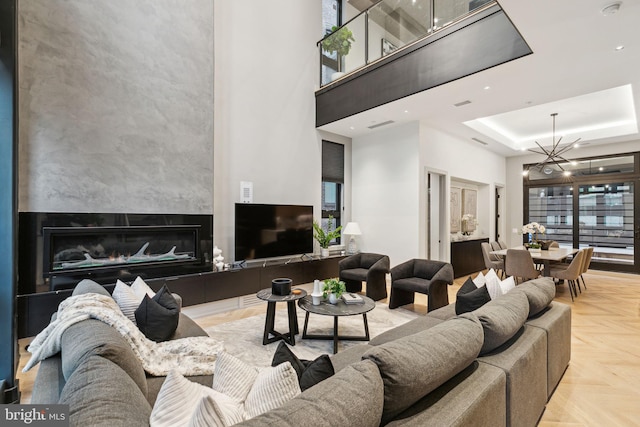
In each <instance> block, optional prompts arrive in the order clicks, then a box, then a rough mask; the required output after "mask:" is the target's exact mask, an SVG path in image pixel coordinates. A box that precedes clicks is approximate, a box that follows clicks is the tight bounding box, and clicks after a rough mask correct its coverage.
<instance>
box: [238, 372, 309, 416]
mask: <svg viewBox="0 0 640 427" xmlns="http://www.w3.org/2000/svg"><path fill="white" fill-rule="evenodd" d="M300 392H301V391H300V386H299V385H298V375H297V374H296V371H295V370H294V369H293V367H291V364H290V363H282V364H280V365H278V366H276V367H273V368H266V369H263V370H261V371H260V373H259V374H258V377H257V378H256V382H255V383H254V384H253V386H252V387H251V391H250V392H249V395H248V396H247V400H245V402H244V410H245V413H246V416H247V418H253V417H255V416H258V415H260V414H263V413H265V412H268V411H270V410H272V409H275V408H278V407H279V406H282V405H283V404H284V403H286V402H288V401H289V400H291V399H293V398H294V397H296V396H297V395H299V394H300Z"/></svg>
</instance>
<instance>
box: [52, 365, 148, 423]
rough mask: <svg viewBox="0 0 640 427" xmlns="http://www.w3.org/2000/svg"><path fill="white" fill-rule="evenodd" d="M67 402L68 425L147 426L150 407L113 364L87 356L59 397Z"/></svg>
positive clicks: (137, 389) (131, 381) (129, 378)
mask: <svg viewBox="0 0 640 427" xmlns="http://www.w3.org/2000/svg"><path fill="white" fill-rule="evenodd" d="M59 403H61V404H66V405H69V421H70V424H71V425H72V426H92V427H93V426H105V427H107V426H108V427H114V426H123V427H130V426H148V425H149V416H150V415H151V406H150V405H149V403H147V400H146V398H145V397H144V396H143V395H142V393H141V392H140V389H139V388H138V387H137V386H136V384H135V383H134V382H133V380H132V379H131V377H129V375H127V373H125V372H124V371H123V370H122V369H120V368H119V367H118V366H117V365H116V364H114V363H113V362H110V361H109V360H107V359H104V358H102V357H100V356H95V355H93V356H89V357H87V358H86V359H84V361H83V362H82V363H81V364H80V365H79V366H78V368H77V369H76V370H75V371H74V372H73V374H72V375H71V377H69V379H68V380H67V384H66V385H65V386H64V389H63V390H62V394H61V396H60V402H59Z"/></svg>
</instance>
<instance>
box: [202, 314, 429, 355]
mask: <svg viewBox="0 0 640 427" xmlns="http://www.w3.org/2000/svg"><path fill="white" fill-rule="evenodd" d="M264 308H265V314H264V315H257V316H253V317H248V318H246V319H241V320H236V321H234V322H229V323H223V324H220V325H216V326H212V327H209V328H206V329H205V330H206V332H207V333H208V334H209V336H211V337H213V338H215V339H218V340H221V341H223V342H224V347H225V350H226V351H227V352H228V353H230V354H232V355H234V356H236V357H237V358H239V359H241V360H243V361H245V362H247V363H249V364H252V365H253V366H257V367H266V366H271V359H272V358H273V354H274V352H275V350H276V348H277V347H278V343H279V341H276V342H273V343H271V344H267V345H262V335H263V332H264V324H265V318H266V310H267V306H266V304H265V307H264ZM305 313H306V312H305V311H304V310H302V309H300V308H297V315H298V325H299V329H300V334H298V335H296V345H295V346H294V347H291V350H292V351H293V352H294V354H295V355H296V356H298V357H299V358H301V359H309V360H312V359H315V358H316V357H318V356H320V355H321V354H333V341H332V340H314V339H303V338H302V329H303V328H304V317H305ZM418 316H420V314H417V313H415V312H413V311H409V310H406V309H404V308H402V307H400V308H396V309H393V310H390V309H389V306H388V305H387V304H384V303H379V302H378V303H376V308H374V309H373V310H371V311H370V312H369V313H367V321H368V323H369V336H370V338H373V337H375V336H377V335H379V334H381V333H383V332H384V331H386V330H388V329H391V328H393V327H396V326H398V325H401V324H403V323H406V322H408V321H410V320H412V319H415V318H416V317H418ZM275 330H276V331H278V332H282V333H284V332H288V330H289V329H288V323H287V311H286V310H276V320H275ZM338 331H339V333H340V335H357V336H359V335H364V322H363V319H362V315H355V316H343V317H340V318H339V319H338ZM307 333H309V334H323V335H329V334H332V333H333V317H332V316H321V315H318V314H313V313H311V314H310V315H309V326H308V329H307ZM364 343H366V341H342V340H341V341H340V342H339V343H338V352H340V351H343V350H344V349H346V348H348V347H351V346H354V345H358V344H364Z"/></svg>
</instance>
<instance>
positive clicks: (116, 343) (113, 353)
mask: <svg viewBox="0 0 640 427" xmlns="http://www.w3.org/2000/svg"><path fill="white" fill-rule="evenodd" d="M61 355H62V373H63V374H64V377H65V378H66V379H67V381H68V380H69V377H70V376H71V375H73V373H74V371H75V370H76V369H78V366H79V365H80V364H81V363H83V362H84V360H85V359H87V358H88V357H90V356H91V355H99V356H102V357H104V358H105V359H108V360H110V361H111V362H113V363H115V364H116V365H118V366H119V367H120V368H121V369H123V370H124V371H125V372H126V373H127V374H128V375H129V376H130V377H131V379H132V380H133V381H134V382H135V384H136V385H137V386H138V389H139V390H140V391H141V393H142V394H143V396H146V395H147V381H146V377H145V372H144V369H143V368H142V365H141V364H140V362H139V361H138V359H137V358H136V356H135V354H134V353H133V350H131V346H130V345H129V343H127V341H126V340H125V339H124V338H123V337H122V336H121V335H120V333H118V331H116V330H115V329H114V328H113V327H111V326H109V325H107V324H106V323H103V322H101V321H99V320H95V319H87V320H83V321H82V322H78V323H76V324H74V325H71V326H70V327H68V328H67V330H66V331H65V332H64V333H63V334H62V351H61Z"/></svg>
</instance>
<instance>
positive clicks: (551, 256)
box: [489, 246, 579, 276]
mask: <svg viewBox="0 0 640 427" xmlns="http://www.w3.org/2000/svg"><path fill="white" fill-rule="evenodd" d="M509 249H520V250H527V248H525V247H524V246H516V247H514V248H509ZM507 250H508V249H500V250H497V251H491V252H489V253H490V254H491V255H498V256H502V257H506V256H507ZM578 251H579V249H575V248H565V247H560V248H549V249H545V250H542V249H540V250H536V249H534V250H531V249H529V253H530V254H531V258H533V262H534V263H538V264H540V263H541V264H542V265H543V266H544V270H543V272H542V274H543V275H545V276H548V275H549V271H550V268H549V267H550V265H551V263H552V262H561V261H564V260H565V259H567V258H568V257H569V256H571V255H574V254H576V253H577V252H578Z"/></svg>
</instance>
